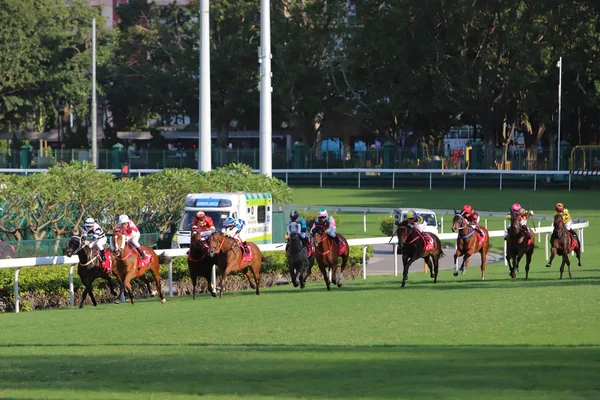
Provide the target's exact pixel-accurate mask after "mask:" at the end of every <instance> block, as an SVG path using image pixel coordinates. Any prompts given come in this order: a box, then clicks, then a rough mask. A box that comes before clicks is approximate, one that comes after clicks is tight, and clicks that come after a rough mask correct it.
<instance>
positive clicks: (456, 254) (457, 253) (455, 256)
mask: <svg viewBox="0 0 600 400" xmlns="http://www.w3.org/2000/svg"><path fill="white" fill-rule="evenodd" d="M460 253H461V251H460V250H458V249H456V251H455V252H454V276H458V264H456V260H457V259H458V257H459V256H460Z"/></svg>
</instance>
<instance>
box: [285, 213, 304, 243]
mask: <svg viewBox="0 0 600 400" xmlns="http://www.w3.org/2000/svg"><path fill="white" fill-rule="evenodd" d="M292 222H295V223H297V224H298V225H300V232H298V236H300V239H302V243H304V246H306V247H307V248H308V247H309V244H310V243H309V241H308V240H309V239H308V236H306V220H305V219H304V218H302V216H301V215H300V214H298V211H296V210H292V212H290V223H288V226H287V235H286V238H287V237H289V235H290V233H291V232H290V224H291V223H292Z"/></svg>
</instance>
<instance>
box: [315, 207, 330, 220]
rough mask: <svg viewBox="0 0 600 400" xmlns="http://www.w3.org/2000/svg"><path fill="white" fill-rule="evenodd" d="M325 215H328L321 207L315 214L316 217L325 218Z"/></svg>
mask: <svg viewBox="0 0 600 400" xmlns="http://www.w3.org/2000/svg"><path fill="white" fill-rule="evenodd" d="M327 215H328V214H327V210H326V209H324V208H321V209H320V210H319V213H318V214H317V216H318V217H323V218H327Z"/></svg>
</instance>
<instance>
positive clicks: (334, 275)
mask: <svg viewBox="0 0 600 400" xmlns="http://www.w3.org/2000/svg"><path fill="white" fill-rule="evenodd" d="M330 268H331V283H332V284H334V285H336V284H337V270H338V265H337V260H335V265H333V266H332V267H330Z"/></svg>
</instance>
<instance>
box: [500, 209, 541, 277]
mask: <svg viewBox="0 0 600 400" xmlns="http://www.w3.org/2000/svg"><path fill="white" fill-rule="evenodd" d="M527 229H528V228H527V227H525V226H522V225H521V216H520V215H519V213H518V212H513V213H512V214H511V217H510V227H509V228H508V236H507V238H506V261H507V263H508V268H509V270H510V272H509V275H510V277H511V278H513V279H514V278H516V277H517V272H519V262H520V261H521V258H523V255H525V279H527V278H529V264H531V256H533V248H534V241H533V240H531V242H530V240H529V237H528V232H527Z"/></svg>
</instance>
